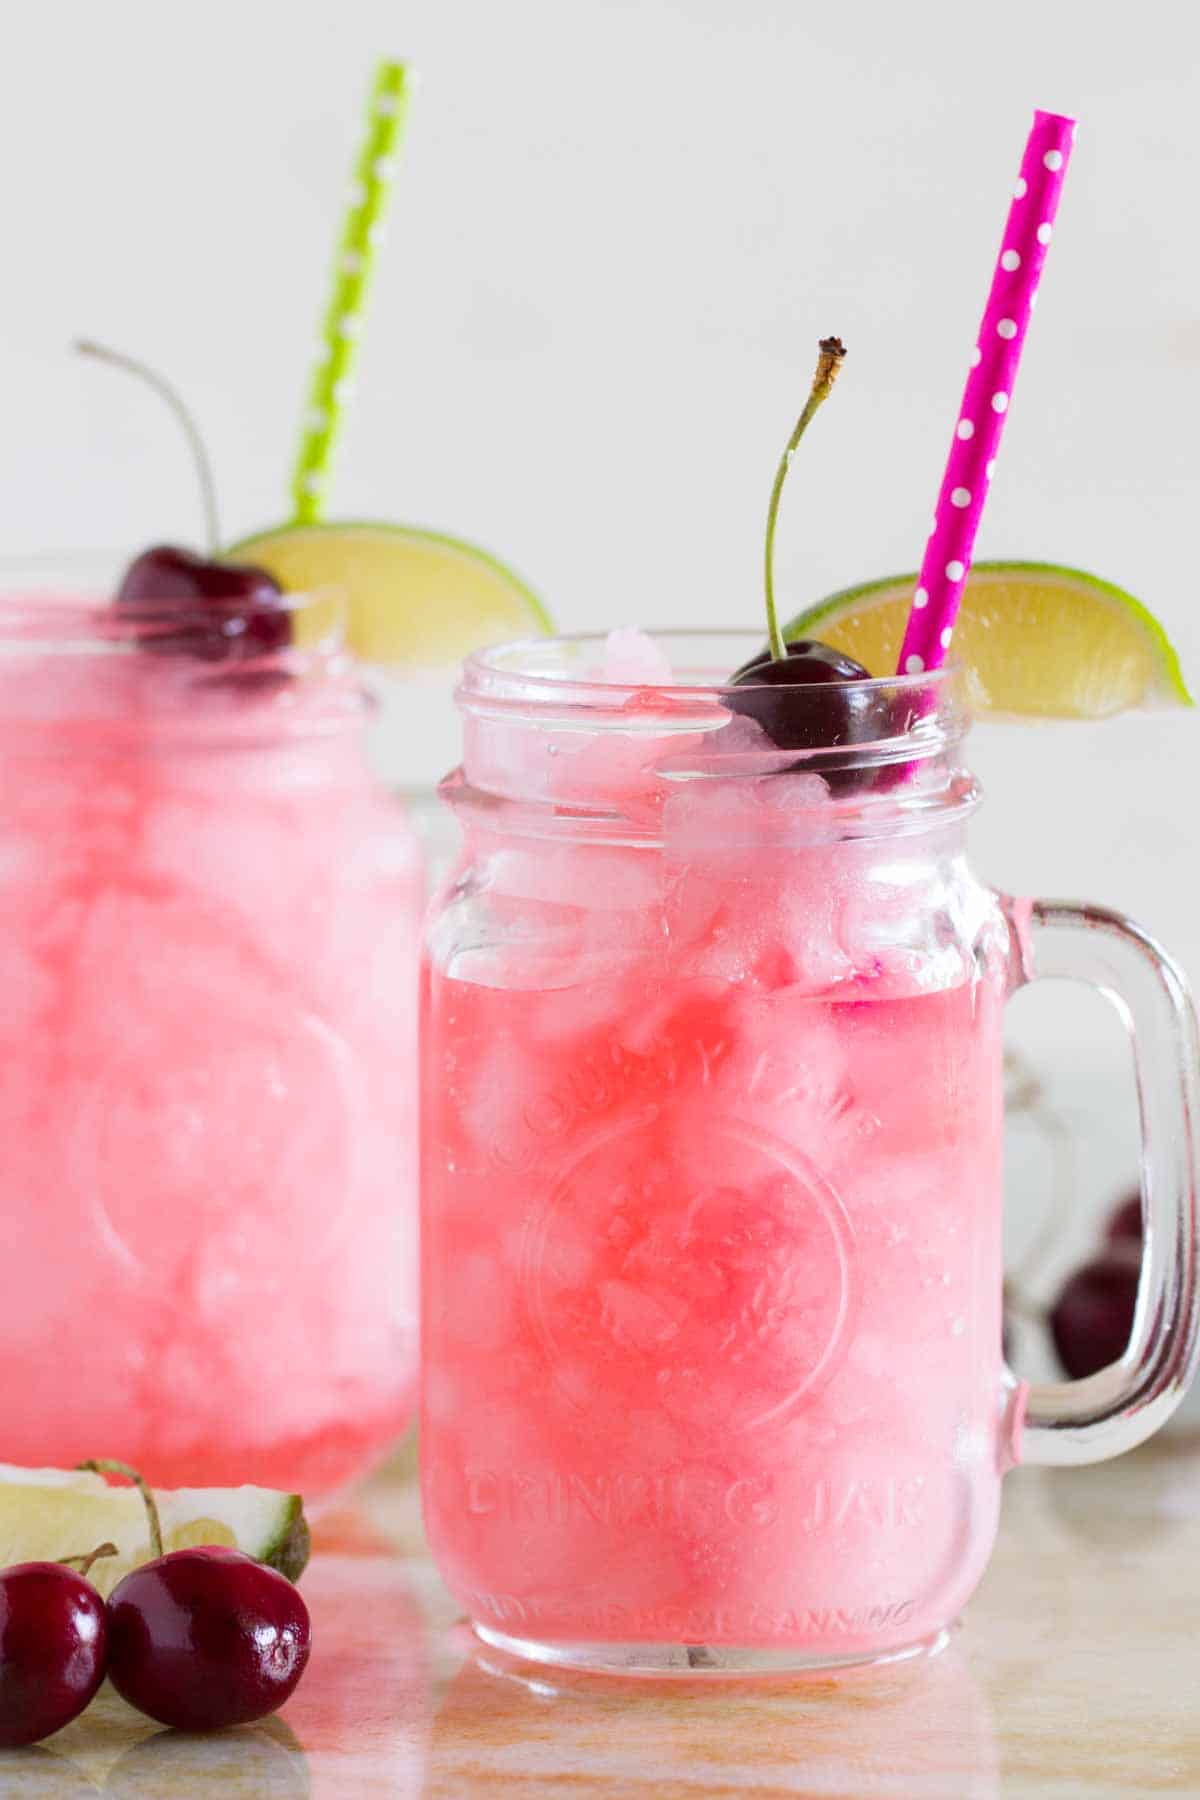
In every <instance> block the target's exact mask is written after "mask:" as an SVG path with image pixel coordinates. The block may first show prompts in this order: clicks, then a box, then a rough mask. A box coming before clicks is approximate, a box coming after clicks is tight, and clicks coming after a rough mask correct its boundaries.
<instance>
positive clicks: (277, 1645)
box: [108, 1548, 310, 1731]
mask: <svg viewBox="0 0 1200 1800" xmlns="http://www.w3.org/2000/svg"><path fill="white" fill-rule="evenodd" d="M108 1633H109V1663H108V1673H109V1678H110V1680H111V1681H112V1684H113V1686H114V1687H115V1688H116V1690H117V1692H118V1693H119V1694H121V1695H123V1697H124V1698H125V1699H126V1700H128V1701H129V1704H130V1705H131V1706H136V1707H137V1708H138V1710H139V1711H140V1712H144V1713H146V1714H147V1715H148V1716H149V1717H150V1718H152V1719H157V1720H158V1721H159V1723H160V1724H162V1725H173V1726H174V1727H175V1728H176V1730H178V1731H218V1730H220V1729H221V1728H222V1727H223V1726H226V1725H247V1724H249V1723H250V1721H251V1720H252V1719H261V1718H264V1717H265V1716H266V1715H267V1713H272V1712H274V1711H275V1710H276V1708H277V1707H280V1706H282V1705H283V1703H284V1701H285V1700H286V1699H287V1698H288V1696H289V1695H290V1694H291V1693H292V1691H293V1689H294V1688H295V1686H296V1684H297V1682H298V1681H299V1680H300V1677H301V1676H302V1675H303V1673H304V1668H305V1664H306V1663H307V1662H308V1652H309V1641H310V1628H309V1619H308V1608H307V1607H306V1606H305V1604H304V1601H303V1600H302V1599H301V1598H300V1595H299V1592H298V1591H297V1589H296V1588H294V1587H293V1586H292V1583H291V1582H290V1581H288V1580H287V1578H286V1577H285V1576H283V1575H279V1574H277V1573H276V1571H275V1570H274V1569H268V1568H265V1567H264V1566H263V1564H262V1563H257V1562H255V1561H254V1559H253V1558H252V1557H249V1556H245V1555H243V1553H242V1552H241V1551H240V1550H223V1549H215V1548H213V1549H196V1550H174V1551H172V1552H171V1553H170V1554H169V1555H167V1556H160V1557H159V1558H158V1559H157V1561H155V1562H149V1563H144V1564H143V1565H142V1567H141V1568H140V1569H134V1570H133V1572H132V1573H131V1574H129V1575H126V1577H125V1579H124V1580H123V1581H121V1582H119V1583H118V1584H117V1586H116V1588H115V1589H114V1590H113V1593H112V1596H111V1598H110V1599H109V1603H108Z"/></svg>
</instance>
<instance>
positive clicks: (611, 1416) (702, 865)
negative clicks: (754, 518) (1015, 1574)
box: [421, 633, 1200, 1671]
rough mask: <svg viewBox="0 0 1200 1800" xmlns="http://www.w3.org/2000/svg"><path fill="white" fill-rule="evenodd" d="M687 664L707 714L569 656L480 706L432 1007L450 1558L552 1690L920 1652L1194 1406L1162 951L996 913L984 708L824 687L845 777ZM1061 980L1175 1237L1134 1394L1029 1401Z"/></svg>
mask: <svg viewBox="0 0 1200 1800" xmlns="http://www.w3.org/2000/svg"><path fill="white" fill-rule="evenodd" d="M666 641H667V648H668V650H669V653H670V656H671V660H672V663H673V664H674V667H675V669H676V670H677V671H678V673H677V675H676V676H675V677H674V681H675V683H676V685H673V686H661V687H645V686H639V687H621V686H618V685H614V684H612V683H605V682H604V681H603V680H602V679H600V678H599V677H598V676H597V674H596V673H595V671H596V670H597V669H599V668H601V667H602V663H603V657H602V646H601V644H600V642H599V640H591V641H589V640H560V641H557V642H554V641H550V642H545V643H539V644H524V645H516V646H508V647H502V648H501V649H499V650H494V651H491V652H485V653H482V654H480V655H479V656H476V657H475V658H474V659H473V660H472V661H471V662H470V663H469V664H468V665H467V668H466V672H465V676H464V679H463V682H462V686H461V689H460V702H461V706H462V710H463V712H464V715H465V754H464V759H463V766H462V768H461V770H459V771H457V772H456V773H455V774H454V775H452V776H451V777H450V778H449V779H448V781H447V782H446V784H445V788H444V792H445V794H446V798H447V799H448V800H449V802H450V803H451V804H452V805H453V806H454V808H455V809H456V811H457V813H458V816H459V821H460V824H461V825H462V827H463V830H464V834H465V847H464V851H463V856H462V861H461V863H460V865H459V868H458V871H457V874H456V876H455V877H454V878H453V879H452V881H451V882H450V884H449V885H448V887H447V888H446V890H445V892H444V894H443V896H442V899H441V901H440V904H439V905H438V906H437V907H436V909H435V911H434V914H433V915H432V917H431V920H430V922H429V925H428V928H427V958H426V971H425V977H424V996H423V1009H424V1015H423V1016H424V1033H425V1041H424V1050H423V1064H424V1070H423V1141H424V1151H423V1174H422V1239H423V1249H422V1284H423V1286H422V1318H423V1325H422V1333H423V1349H422V1360H423V1402H422V1428H421V1453H422V1464H423V1475H422V1479H423V1489H424V1508H425V1520H426V1525H427V1529H428V1533H429V1538H430V1542H431V1544H432V1547H433V1550H434V1554H435V1556H436V1559H437V1562H438V1565H439V1567H440V1569H441V1572H442V1574H443V1576H444V1577H445V1579H446V1581H447V1582H448V1584H449V1586H450V1588H451V1589H452V1591H453V1593H454V1594H455V1596H456V1598H457V1599H458V1601H459V1602H460V1604H461V1605H462V1606H463V1607H464V1608H465V1609H466V1611H467V1612H468V1614H469V1615H470V1617H471V1619H472V1621H473V1623H474V1625H475V1628H476V1630H477V1631H478V1632H479V1634H480V1635H481V1636H482V1637H483V1638H485V1639H486V1640H487V1641H489V1642H491V1643H495V1644H498V1645H502V1646H503V1647H505V1648H508V1649H510V1650H514V1651H515V1652H517V1653H518V1654H522V1655H526V1656H532V1657H534V1658H538V1659H542V1660H547V1661H554V1662H561V1663H567V1664H574V1665H579V1666H585V1667H603V1668H619V1669H623V1670H627V1671H628V1670H634V1671H636V1670H650V1671H654V1670H664V1669H667V1670H669V1669H682V1670H692V1669H703V1668H707V1669H717V1670H720V1669H753V1668H789V1667H793V1668H800V1667H814V1666H825V1665H837V1664H843V1663H853V1662H862V1661H872V1660H877V1659H884V1658H890V1657H895V1656H900V1655H905V1654H909V1653H913V1652H915V1651H918V1650H921V1649H928V1648H930V1647H934V1646H936V1645H938V1644H939V1643H940V1642H941V1641H942V1639H943V1635H944V1633H945V1630H946V1628H947V1626H948V1625H949V1624H950V1623H951V1622H952V1621H953V1619H954V1618H955V1617H956V1615H957V1614H958V1612H959V1611H960V1609H961V1608H962V1606H963V1604H964V1603H965V1601H966V1600H967V1598H968V1597H969V1595H970V1594H971V1593H972V1591H973V1590H974V1588H975V1586H976V1584H977V1583H978V1581H979V1579H980V1576H981V1575H982V1573H983V1570H984V1566H985V1564H986V1563H987V1560H988V1557H989V1555H990V1552H991V1548H992V1543H993V1539H994V1536H995V1530H996V1521H997V1512H998V1505H999V1495H1000V1480H1001V1476H1002V1474H1003V1473H1004V1471H1005V1470H1006V1469H1007V1468H1008V1467H1010V1466H1011V1465H1012V1464H1013V1463H1014V1462H1016V1461H1017V1460H1020V1459H1024V1460H1025V1461H1047V1462H1086V1461H1089V1460H1093V1459H1096V1458H1100V1457H1104V1456H1108V1455H1111V1454H1114V1453H1115V1452H1117V1451H1119V1450H1123V1449H1126V1448H1128V1447H1130V1446H1131V1445H1133V1444H1134V1443H1136V1442H1138V1441H1139V1440H1140V1439H1141V1438H1144V1437H1145V1436H1147V1435H1148V1434H1149V1433H1150V1432H1152V1431H1153V1430H1154V1429H1155V1428H1156V1427H1157V1426H1158V1425H1159V1424H1160V1423H1161V1422H1162V1421H1163V1419H1164V1418H1165V1417H1166V1416H1167V1414H1168V1413H1169V1412H1170V1411H1171V1409H1172V1407H1173V1406H1174V1404H1175V1403H1176V1401H1177V1399H1178V1398H1179V1395H1180V1393H1181V1391H1182V1389H1183V1387H1184V1385H1185V1383H1186V1380H1187V1379H1188V1377H1189V1375H1190V1372H1191V1369H1192V1366H1193V1362H1194V1358H1195V1351H1196V1333H1197V1299H1196V1291H1195V1256H1196V1216H1195V1207H1196V1195H1195V1176H1196V1170H1195V1164H1194V1156H1195V1144H1196V1137H1197V1127H1198V1125H1200V1118H1198V1116H1197V1096H1196V1092H1195V1060H1196V1047H1195V1025H1194V1019H1193V1015H1192V1012H1191V1007H1190V1002H1189V1000H1188V998H1187V995H1186V991H1185V988H1184V984H1183V981H1182V978H1181V977H1180V975H1179V974H1178V972H1177V971H1176V970H1175V968H1174V967H1173V966H1172V965H1171V964H1170V963H1169V962H1168V961H1167V959H1166V958H1165V957H1164V956H1163V955H1162V953H1161V952H1160V951H1159V950H1158V949H1157V948H1156V946H1155V945H1154V944H1153V943H1151V941H1150V940H1149V939H1148V938H1146V937H1145V936H1144V934H1143V933H1141V932H1140V931H1139V930H1138V929H1137V928H1136V927H1135V926H1133V925H1130V924H1129V923H1127V922H1126V921H1125V920H1123V919H1121V918H1119V917H1117V916H1116V915H1114V914H1112V913H1108V912H1103V911H1100V910H1099V909H1096V908H1091V907H1082V906H1071V905H1064V904H1057V903H1053V904H1052V903H1037V904H1034V905H1032V906H1030V905H1028V904H1025V903H1019V902H1011V901H1007V900H1004V899H1002V898H1000V897H998V896H997V895H995V894H994V893H993V892H991V891H990V890H989V889H988V888H986V887H985V886H983V885H982V884H981V883H980V882H979V881H978V879H977V878H976V877H975V876H974V875H973V873H972V872H971V869H970V867H969V865H968V862H967V859H966V853H965V841H964V840H965V832H964V828H965V825H966V821H967V819H968V816H969V815H970V813H971V811H972V809H973V807H974V806H975V804H976V801H977V792H976V788H975V785H974V783H973V781H972V779H971V777H970V776H969V775H968V774H967V773H966V772H965V771H964V770H963V769H962V768H961V767H960V766H959V764H958V762H957V760H956V758H957V754H958V750H959V745H960V742H961V738H962V735H963V732H964V729H965V725H966V719H965V716H964V711H963V705H962V694H961V682H960V680H959V678H958V677H957V676H956V675H955V673H954V672H953V671H951V672H943V673H941V674H938V675H935V676H929V675H926V676H922V677H911V678H904V679H902V680H895V681H888V682H876V683H873V684H870V687H869V689H860V690H859V692H858V694H857V696H855V705H856V706H857V707H858V708H859V714H858V716H859V720H860V723H859V726H858V728H857V736H858V737H859V738H861V739H862V740H863V741H859V742H855V743H853V744H852V745H847V744H846V742H845V741H842V742H841V743H840V745H835V744H832V743H830V742H829V741H827V739H826V738H824V737H823V736H822V731H821V723H822V721H825V722H827V721H828V720H829V719H830V718H831V717H836V716H837V714H836V711H834V712H831V710H830V708H831V701H830V690H829V689H828V688H823V689H814V688H807V689H797V690H793V691H792V698H793V704H794V706H795V707H797V708H800V709H805V708H808V709H809V712H810V717H811V721H812V726H813V729H812V730H811V732H809V733H808V734H807V735H808V737H809V739H810V741H811V742H812V743H813V745H814V747H813V749H811V750H810V751H800V752H797V751H795V750H790V751H787V752H781V751H779V750H777V749H776V748H775V747H774V746H773V745H772V743H771V742H770V740H769V739H768V738H766V737H765V736H764V735H763V733H762V732H761V731H760V730H759V728H758V726H757V724H756V723H755V722H754V721H753V719H747V718H744V717H738V716H736V715H734V714H732V713H731V712H730V711H729V710H727V708H726V706H725V705H724V704H723V701H724V698H725V695H724V694H723V692H722V689H721V687H720V686H719V685H718V683H719V681H720V677H719V675H717V674H715V673H714V672H715V671H717V670H728V669H732V668H735V667H736V666H737V665H738V664H739V663H740V662H741V661H742V660H743V658H744V657H745V655H746V654H747V653H748V652H749V651H750V650H751V649H752V648H753V644H752V641H751V640H749V639H746V640H743V639H741V638H740V637H739V636H738V635H737V634H732V633H729V634H716V633H714V634H706V635H705V636H704V638H695V637H682V636H681V637H678V638H674V639H672V638H670V637H669V638H668V639H667V640H666ZM745 691H746V690H744V689H742V690H739V693H740V694H741V695H742V696H743V703H744V695H745ZM777 691H778V690H776V692H777ZM834 705H835V706H836V698H835V701H834ZM864 706H865V707H866V708H867V710H866V712H863V710H862V709H863V707H864ZM813 709H820V710H813ZM864 719H865V720H866V721H867V723H866V725H865V726H864V724H863V723H862V721H863V720H864ZM1034 974H1039V975H1044V974H1050V975H1066V976H1072V977H1075V978H1078V979H1082V980H1084V981H1088V982H1092V983H1094V984H1095V985H1097V986H1098V987H1100V988H1101V989H1102V990H1104V991H1105V992H1107V993H1108V994H1110V996H1112V997H1114V998H1115V1000H1116V1003H1117V1005H1118V1007H1119V1009H1120V1010H1121V1011H1122V1013H1123V1015H1124V1016H1125V1017H1126V1018H1127V1019H1128V1020H1129V1022H1130V1026H1131V1030H1132V1033H1133V1042H1134V1049H1135V1052H1136V1055H1137V1058H1138V1067H1139V1082H1140V1089H1141V1100H1142V1117H1143V1127H1144V1141H1143V1151H1144V1178H1145V1194H1146V1205H1147V1208H1148V1215H1149V1217H1148V1223H1149V1230H1148V1232H1147V1235H1146V1243H1147V1251H1146V1262H1145V1265H1144V1269H1143V1279H1142V1294H1141V1300H1140V1304H1139V1308H1138V1313H1137V1320H1136V1324H1135V1328H1134V1333H1133V1340H1132V1342H1131V1344H1130V1347H1129V1350H1128V1352H1127V1354H1126V1356H1125V1358H1124V1359H1123V1361H1122V1362H1121V1363H1119V1364H1116V1365H1114V1366H1113V1367H1112V1368H1109V1369H1107V1370H1104V1371H1102V1372H1101V1373H1100V1374H1098V1375H1096V1376H1093V1377H1091V1378H1090V1379H1089V1380H1087V1381H1082V1382H1074V1383H1067V1384H1059V1385H1054V1386H1049V1387H1034V1388H1029V1387H1027V1386H1025V1385H1024V1384H1023V1383H1020V1382H1018V1381H1017V1380H1016V1378H1015V1377H1014V1376H1013V1375H1012V1374H1011V1373H1010V1372H1009V1371H1008V1370H1007V1369H1006V1368H1005V1366H1004V1363H1003V1358H1002V1352H1001V1318H1000V1304H1001V1278H1002V1269H1001V1229H1000V1228H1001V1139H1002V1123H1003V1119H1002V1114H1003V1104H1002V1047H1001V1024H1002V1012H1003V1006H1004V1001H1005V998H1006V996H1007V995H1008V994H1009V993H1010V992H1011V991H1012V990H1013V989H1014V987H1015V986H1017V985H1019V984H1020V983H1022V982H1024V981H1027V980H1029V979H1031V978H1032V977H1033V975H1034Z"/></svg>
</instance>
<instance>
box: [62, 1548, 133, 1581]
mask: <svg viewBox="0 0 1200 1800" xmlns="http://www.w3.org/2000/svg"><path fill="white" fill-rule="evenodd" d="M120 1554H121V1552H120V1551H119V1550H118V1549H117V1546H116V1545H115V1544H97V1546H96V1548H95V1549H94V1550H91V1551H89V1552H88V1554H87V1555H86V1556H60V1557H59V1559H58V1563H59V1567H60V1568H63V1569H73V1568H74V1567H75V1566H76V1564H78V1566H79V1573H80V1574H81V1575H83V1576H85V1577H86V1576H88V1575H90V1574H91V1572H92V1564H93V1563H94V1562H99V1561H100V1558H101V1557H102V1556H120Z"/></svg>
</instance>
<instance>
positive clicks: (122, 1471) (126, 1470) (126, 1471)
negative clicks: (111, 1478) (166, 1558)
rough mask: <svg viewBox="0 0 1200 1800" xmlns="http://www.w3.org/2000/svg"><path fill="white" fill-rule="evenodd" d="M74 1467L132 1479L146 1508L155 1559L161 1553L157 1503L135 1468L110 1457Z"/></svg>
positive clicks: (160, 1527)
mask: <svg viewBox="0 0 1200 1800" xmlns="http://www.w3.org/2000/svg"><path fill="white" fill-rule="evenodd" d="M76 1467H77V1468H79V1469H87V1470H89V1471H90V1473H91V1474H93V1475H123V1476H124V1477H125V1479H126V1481H132V1483H133V1485H134V1487H135V1488H136V1489H137V1491H138V1493H139V1494H140V1495H141V1496H142V1504H143V1506H144V1507H145V1508H146V1518H147V1521H148V1522H149V1526H150V1549H151V1551H152V1553H153V1555H154V1558H155V1561H157V1560H158V1558H159V1557H160V1556H161V1555H162V1553H163V1541H162V1524H161V1522H160V1520H159V1517H158V1505H157V1503H156V1501H155V1498H154V1495H153V1494H152V1493H151V1492H150V1489H149V1488H148V1487H147V1486H146V1483H145V1482H144V1481H143V1480H142V1477H141V1476H140V1475H139V1474H138V1472H137V1470H136V1469H131V1468H130V1466H129V1464H128V1463H123V1462H115V1461H113V1460H112V1459H111V1458H110V1457H104V1458H98V1459H97V1460H96V1461H94V1462H81V1463H77V1464H76Z"/></svg>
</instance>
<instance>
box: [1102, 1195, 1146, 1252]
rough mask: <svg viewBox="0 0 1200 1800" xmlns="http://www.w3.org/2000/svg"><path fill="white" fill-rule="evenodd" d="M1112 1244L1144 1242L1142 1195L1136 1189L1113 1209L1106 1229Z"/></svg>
mask: <svg viewBox="0 0 1200 1800" xmlns="http://www.w3.org/2000/svg"><path fill="white" fill-rule="evenodd" d="M1104 1235H1105V1237H1106V1238H1107V1239H1108V1242H1109V1243H1110V1244H1123V1243H1128V1244H1140V1243H1141V1241H1142V1193H1141V1189H1140V1188H1134V1189H1133V1190H1132V1192H1131V1193H1128V1194H1126V1196H1125V1198H1124V1200H1122V1201H1120V1202H1119V1203H1118V1204H1117V1205H1116V1206H1114V1207H1113V1210H1112V1212H1111V1213H1110V1214H1109V1217H1108V1224H1107V1225H1106V1226H1105V1228H1104Z"/></svg>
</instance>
